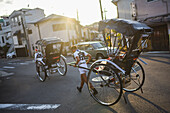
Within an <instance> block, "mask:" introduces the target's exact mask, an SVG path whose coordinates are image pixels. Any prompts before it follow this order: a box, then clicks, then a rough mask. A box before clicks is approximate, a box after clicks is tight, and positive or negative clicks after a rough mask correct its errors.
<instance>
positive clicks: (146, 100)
mask: <svg viewBox="0 0 170 113" xmlns="http://www.w3.org/2000/svg"><path fill="white" fill-rule="evenodd" d="M129 95H133V96H136V97H138V98H140V99H142V100H144V102H145V104H146V105H147V104H150V106H149V108H150V107H151V106H152V107H154V108H155V109H154V110H156V111H157V112H158V111H159V112H161V113H168V111H166V110H165V109H163V108H161V107H160V106H158V105H156V104H154V103H153V102H151V101H150V100H148V99H146V98H144V97H142V96H140V95H138V94H136V93H128V92H125V97H126V101H127V104H128V105H129V107H130V109H131V110H132V111H133V112H137V111H136V110H135V109H134V107H133V106H132V104H131V102H130V101H129V99H128V96H129ZM152 112H153V111H152Z"/></svg>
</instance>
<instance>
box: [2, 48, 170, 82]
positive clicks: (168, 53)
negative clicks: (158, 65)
mask: <svg viewBox="0 0 170 113" xmlns="http://www.w3.org/2000/svg"><path fill="white" fill-rule="evenodd" d="M68 56H69V55H68ZM66 57H67V56H66ZM141 57H166V58H170V51H150V52H143V53H141ZM31 60H33V58H29V57H17V58H14V59H5V58H3V59H0V63H2V64H4V63H6V62H8V64H10V63H17V62H25V61H31ZM11 75H13V73H8V72H6V71H4V70H2V69H1V67H0V79H2V78H4V77H8V76H11Z"/></svg>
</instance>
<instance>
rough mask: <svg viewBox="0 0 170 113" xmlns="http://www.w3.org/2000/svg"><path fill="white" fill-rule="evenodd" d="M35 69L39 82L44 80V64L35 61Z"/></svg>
mask: <svg viewBox="0 0 170 113" xmlns="http://www.w3.org/2000/svg"><path fill="white" fill-rule="evenodd" d="M36 70H37V76H38V78H39V80H40V81H41V82H44V81H45V79H46V75H47V70H46V69H45V66H44V65H43V64H41V63H40V62H37V63H36Z"/></svg>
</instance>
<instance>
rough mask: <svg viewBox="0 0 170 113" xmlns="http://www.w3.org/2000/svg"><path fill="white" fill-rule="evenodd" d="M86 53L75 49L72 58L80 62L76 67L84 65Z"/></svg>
mask: <svg viewBox="0 0 170 113" xmlns="http://www.w3.org/2000/svg"><path fill="white" fill-rule="evenodd" d="M87 55H88V53H87V52H85V51H80V50H79V49H77V50H76V51H75V52H74V53H73V57H74V58H75V60H76V61H77V59H76V57H79V59H80V61H79V63H78V65H80V64H83V63H86V60H85V56H87Z"/></svg>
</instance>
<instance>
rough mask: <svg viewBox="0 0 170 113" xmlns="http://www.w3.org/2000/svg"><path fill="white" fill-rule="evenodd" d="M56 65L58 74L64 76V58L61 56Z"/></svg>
mask: <svg viewBox="0 0 170 113" xmlns="http://www.w3.org/2000/svg"><path fill="white" fill-rule="evenodd" d="M57 66H58V72H59V74H60V75H62V76H64V75H66V72H67V64H66V61H65V59H64V58H63V57H62V56H61V57H60V61H59V62H58V63H57Z"/></svg>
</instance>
